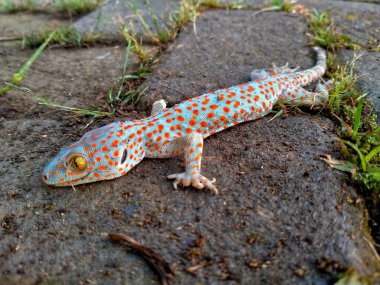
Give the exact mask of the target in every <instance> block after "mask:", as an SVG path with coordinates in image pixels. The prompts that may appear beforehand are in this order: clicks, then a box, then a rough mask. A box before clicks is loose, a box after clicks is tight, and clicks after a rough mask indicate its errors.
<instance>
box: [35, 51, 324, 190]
mask: <svg viewBox="0 0 380 285" xmlns="http://www.w3.org/2000/svg"><path fill="white" fill-rule="evenodd" d="M313 49H314V51H315V52H316V54H317V63H316V65H315V66H314V67H311V68H309V69H306V70H304V71H297V68H290V67H289V66H288V64H287V65H285V66H282V67H276V66H273V68H269V69H256V70H253V71H252V73H251V81H249V82H247V83H243V84H240V85H236V86H233V87H229V88H225V89H220V90H217V91H212V92H210V93H207V94H204V95H201V96H198V97H194V98H191V99H188V100H187V101H184V102H182V103H180V104H177V105H174V106H173V107H171V108H167V107H166V102H165V101H164V100H158V101H155V102H154V103H153V104H152V111H151V115H150V116H149V117H147V118H145V119H141V120H133V121H120V122H114V123H111V124H108V125H105V126H103V127H101V128H98V129H94V130H92V131H89V132H87V133H85V134H84V135H83V137H82V138H81V139H80V140H79V141H77V142H75V143H73V144H71V145H70V146H67V147H64V148H62V149H61V151H60V152H59V153H58V154H57V155H56V156H55V157H54V159H53V160H52V161H51V162H50V163H49V164H48V165H47V166H46V167H45V168H44V170H43V173H42V180H43V182H44V183H45V184H47V185H52V186H70V185H71V186H73V185H77V184H83V183H90V182H95V181H100V180H109V179H114V178H117V177H120V176H122V175H124V174H126V173H127V172H128V171H129V170H131V169H132V168H133V167H135V166H136V165H137V164H138V163H139V162H141V161H142V160H143V158H144V157H149V158H168V157H173V156H178V155H183V156H184V158H185V164H186V165H185V172H182V173H176V174H171V175H169V176H168V178H169V179H174V183H173V185H174V188H175V189H177V187H178V186H179V185H182V186H185V187H186V186H193V187H195V188H197V189H205V190H208V191H210V192H212V193H215V194H217V193H218V189H217V188H216V185H215V178H213V179H208V178H206V177H205V176H203V175H202V174H201V160H202V152H203V142H204V139H205V138H207V137H208V136H210V135H212V134H214V133H217V132H220V131H222V130H224V129H226V128H229V127H231V126H234V125H237V124H239V123H242V122H246V121H252V120H257V119H260V118H262V117H264V116H265V115H267V114H268V113H270V112H271V110H272V107H273V105H274V104H275V103H276V102H277V101H278V100H283V101H285V102H287V103H290V104H296V105H304V106H311V107H313V106H323V105H324V103H325V102H326V101H327V99H328V83H325V84H323V83H321V82H319V83H318V84H317V85H316V88H315V91H314V92H312V91H308V90H306V89H304V88H303V86H305V85H308V84H310V83H311V82H313V81H317V80H318V79H319V78H321V76H323V74H324V73H325V71H326V52H325V51H324V50H323V49H321V48H319V47H314V48H313Z"/></svg>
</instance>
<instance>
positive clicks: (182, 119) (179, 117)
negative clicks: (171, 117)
mask: <svg viewBox="0 0 380 285" xmlns="http://www.w3.org/2000/svg"><path fill="white" fill-rule="evenodd" d="M177 119H178V121H180V122H183V121H184V120H185V119H184V118H183V117H182V116H178V117H177Z"/></svg>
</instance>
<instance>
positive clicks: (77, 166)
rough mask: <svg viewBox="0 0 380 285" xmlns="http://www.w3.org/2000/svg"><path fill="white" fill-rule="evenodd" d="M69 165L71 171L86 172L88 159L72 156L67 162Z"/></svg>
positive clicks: (81, 156)
mask: <svg viewBox="0 0 380 285" xmlns="http://www.w3.org/2000/svg"><path fill="white" fill-rule="evenodd" d="M67 164H68V165H69V166H70V168H71V169H73V170H76V171H80V170H84V169H85V168H86V164H87V163H86V158H85V157H84V156H83V155H78V154H75V155H72V156H70V158H69V159H68V161H67Z"/></svg>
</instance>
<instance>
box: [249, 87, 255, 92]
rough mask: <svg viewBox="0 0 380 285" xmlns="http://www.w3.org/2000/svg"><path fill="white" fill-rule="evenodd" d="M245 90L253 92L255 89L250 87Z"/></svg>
mask: <svg viewBox="0 0 380 285" xmlns="http://www.w3.org/2000/svg"><path fill="white" fill-rule="evenodd" d="M247 90H248V91H249V92H253V91H255V88H253V87H252V86H248V88H247Z"/></svg>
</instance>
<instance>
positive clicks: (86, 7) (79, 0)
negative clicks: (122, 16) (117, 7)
mask: <svg viewBox="0 0 380 285" xmlns="http://www.w3.org/2000/svg"><path fill="white" fill-rule="evenodd" d="M103 2H104V1H102V0H58V1H55V2H53V7H54V8H55V9H56V10H58V11H61V12H65V13H67V14H68V15H69V16H70V17H71V16H76V15H79V14H86V13H89V12H91V11H93V10H95V9H96V8H98V7H99V6H100V5H101V4H102V3H103Z"/></svg>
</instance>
